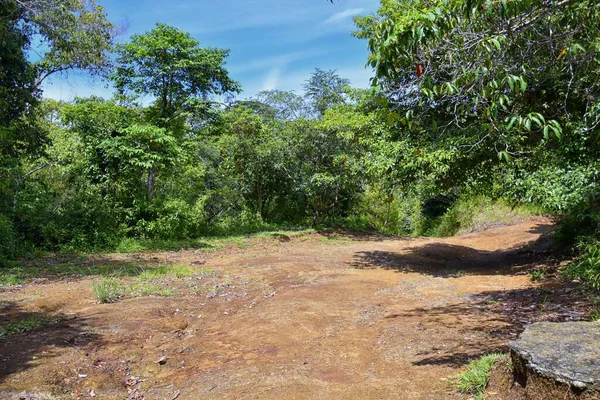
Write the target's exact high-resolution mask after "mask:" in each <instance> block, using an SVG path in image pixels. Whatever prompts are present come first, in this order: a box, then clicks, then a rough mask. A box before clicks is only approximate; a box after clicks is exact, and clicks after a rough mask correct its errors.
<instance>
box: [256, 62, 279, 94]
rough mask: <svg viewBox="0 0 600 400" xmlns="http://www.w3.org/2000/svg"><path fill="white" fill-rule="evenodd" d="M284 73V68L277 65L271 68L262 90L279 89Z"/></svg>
mask: <svg viewBox="0 0 600 400" xmlns="http://www.w3.org/2000/svg"><path fill="white" fill-rule="evenodd" d="M282 74H283V68H282V67H281V66H276V67H273V68H271V70H270V71H269V73H268V74H267V77H266V79H265V81H264V83H263V85H262V89H261V90H274V89H278V88H279V85H280V82H281V75H282Z"/></svg>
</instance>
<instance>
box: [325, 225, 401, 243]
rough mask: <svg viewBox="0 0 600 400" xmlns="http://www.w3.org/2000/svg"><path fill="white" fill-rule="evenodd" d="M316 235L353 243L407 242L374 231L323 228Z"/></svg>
mask: <svg viewBox="0 0 600 400" xmlns="http://www.w3.org/2000/svg"><path fill="white" fill-rule="evenodd" d="M318 233H319V234H320V235H322V236H324V237H325V238H327V239H331V240H335V239H338V238H343V239H349V240H351V241H353V242H383V241H385V240H403V239H404V240H408V239H407V238H406V237H403V236H397V235H390V234H386V233H380V232H376V231H359V230H354V229H344V228H324V229H319V230H318Z"/></svg>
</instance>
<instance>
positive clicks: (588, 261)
mask: <svg viewBox="0 0 600 400" xmlns="http://www.w3.org/2000/svg"><path fill="white" fill-rule="evenodd" d="M564 275H565V277H567V278H571V279H581V280H582V281H584V282H587V283H589V284H590V286H592V287H593V288H594V289H597V290H600V243H599V242H597V243H594V244H590V245H587V246H586V247H585V250H584V252H583V254H582V255H581V256H580V257H579V259H578V260H576V261H574V262H572V263H571V264H569V266H568V267H567V268H566V269H565V271H564Z"/></svg>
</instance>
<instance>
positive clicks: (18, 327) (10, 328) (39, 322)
mask: <svg viewBox="0 0 600 400" xmlns="http://www.w3.org/2000/svg"><path fill="white" fill-rule="evenodd" d="M61 321H63V318H60V317H59V318H56V317H50V316H47V315H34V316H31V317H29V318H26V319H23V320H21V321H18V322H11V323H9V324H7V325H5V326H4V327H0V337H4V336H8V335H12V334H15V333H20V332H29V331H32V330H34V329H36V328H38V327H40V326H43V325H49V324H55V323H58V322H61Z"/></svg>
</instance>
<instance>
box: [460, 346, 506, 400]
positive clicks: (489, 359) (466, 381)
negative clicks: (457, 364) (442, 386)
mask: <svg viewBox="0 0 600 400" xmlns="http://www.w3.org/2000/svg"><path fill="white" fill-rule="evenodd" d="M502 357H504V355H503V354H500V353H494V354H488V355H486V356H483V357H481V358H479V359H478V360H475V361H473V362H471V363H470V364H469V365H467V368H466V370H465V371H464V372H461V373H460V374H458V375H454V376H452V377H451V378H450V380H451V381H452V382H453V383H454V385H455V386H456V389H457V390H458V391H459V392H461V393H469V394H471V395H473V396H474V397H475V399H483V398H484V395H485V389H486V387H487V385H488V381H489V378H490V373H491V372H492V369H493V368H494V365H495V364H496V362H497V361H498V360H500V359H501V358H502Z"/></svg>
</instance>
